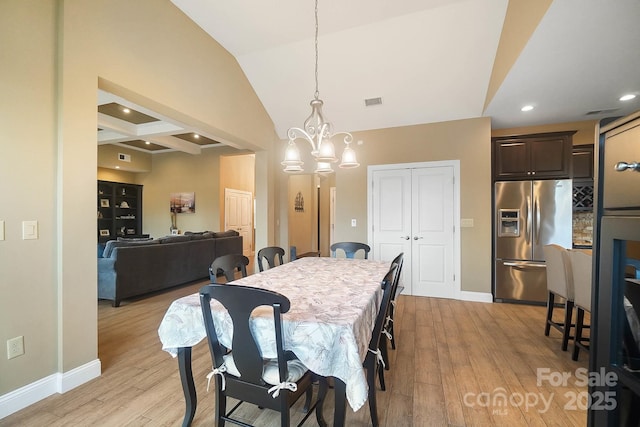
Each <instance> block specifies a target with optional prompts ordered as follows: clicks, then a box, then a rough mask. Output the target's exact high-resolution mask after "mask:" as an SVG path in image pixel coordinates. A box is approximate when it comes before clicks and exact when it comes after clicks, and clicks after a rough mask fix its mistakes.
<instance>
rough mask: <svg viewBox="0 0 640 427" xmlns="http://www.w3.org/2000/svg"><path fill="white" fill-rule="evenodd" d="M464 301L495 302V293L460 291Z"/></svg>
mask: <svg viewBox="0 0 640 427" xmlns="http://www.w3.org/2000/svg"><path fill="white" fill-rule="evenodd" d="M460 299H461V300H462V301H475V302H493V295H492V294H491V293H487V292H473V291H460Z"/></svg>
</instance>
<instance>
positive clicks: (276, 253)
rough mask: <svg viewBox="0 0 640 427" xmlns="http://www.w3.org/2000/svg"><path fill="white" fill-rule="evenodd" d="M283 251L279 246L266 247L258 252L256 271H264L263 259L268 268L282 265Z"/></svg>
mask: <svg viewBox="0 0 640 427" xmlns="http://www.w3.org/2000/svg"><path fill="white" fill-rule="evenodd" d="M283 257H284V249H283V248H281V247H279V246H267V247H266V248H262V249H260V250H259V251H258V269H259V270H260V271H264V266H263V264H262V261H263V259H264V260H267V265H268V266H269V268H273V267H276V266H278V265H282V264H284V258H283Z"/></svg>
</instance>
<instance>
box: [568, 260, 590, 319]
mask: <svg viewBox="0 0 640 427" xmlns="http://www.w3.org/2000/svg"><path fill="white" fill-rule="evenodd" d="M568 252H569V259H570V260H571V271H572V272H573V296H574V299H573V301H574V302H575V304H576V305H577V306H578V307H581V308H583V309H585V310H587V311H591V276H592V273H591V268H592V264H591V263H592V256H591V255H589V254H587V253H586V252H583V251H581V250H579V249H575V250H571V251H568Z"/></svg>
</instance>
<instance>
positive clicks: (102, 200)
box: [100, 199, 109, 208]
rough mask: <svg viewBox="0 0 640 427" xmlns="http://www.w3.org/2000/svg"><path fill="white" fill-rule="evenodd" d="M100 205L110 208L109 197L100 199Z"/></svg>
mask: <svg viewBox="0 0 640 427" xmlns="http://www.w3.org/2000/svg"><path fill="white" fill-rule="evenodd" d="M100 207H101V208H108V207H109V199H100Z"/></svg>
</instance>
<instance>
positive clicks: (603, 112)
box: [585, 108, 618, 116]
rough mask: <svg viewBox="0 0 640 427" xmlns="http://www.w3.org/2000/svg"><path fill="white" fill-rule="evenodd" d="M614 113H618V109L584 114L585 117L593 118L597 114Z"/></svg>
mask: <svg viewBox="0 0 640 427" xmlns="http://www.w3.org/2000/svg"><path fill="white" fill-rule="evenodd" d="M614 111H618V108H610V109H608V110H593V111H589V112H588V113H587V114H585V115H586V116H595V115H597V114H611V113H613V112H614Z"/></svg>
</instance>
